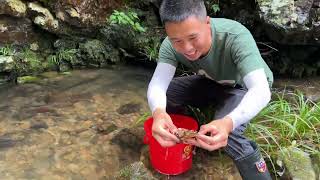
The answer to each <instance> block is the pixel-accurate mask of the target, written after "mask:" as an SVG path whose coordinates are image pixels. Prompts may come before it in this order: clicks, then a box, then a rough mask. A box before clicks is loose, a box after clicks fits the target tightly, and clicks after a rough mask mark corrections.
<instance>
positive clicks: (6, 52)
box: [0, 45, 14, 56]
mask: <svg viewBox="0 0 320 180" xmlns="http://www.w3.org/2000/svg"><path fill="white" fill-rule="evenodd" d="M13 53H14V50H13V49H12V46H11V45H6V46H4V47H1V48H0V55H3V56H11V55H13Z"/></svg>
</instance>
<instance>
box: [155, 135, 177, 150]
mask: <svg viewBox="0 0 320 180" xmlns="http://www.w3.org/2000/svg"><path fill="white" fill-rule="evenodd" d="M154 138H155V139H156V140H157V141H158V143H159V144H160V145H161V146H162V147H170V146H174V145H175V144H176V142H174V141H171V140H166V139H164V138H163V137H161V136H159V135H154Z"/></svg>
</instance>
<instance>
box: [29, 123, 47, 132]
mask: <svg viewBox="0 0 320 180" xmlns="http://www.w3.org/2000/svg"><path fill="white" fill-rule="evenodd" d="M30 129H34V130H38V129H48V125H47V123H46V122H42V121H40V122H33V123H31V127H30Z"/></svg>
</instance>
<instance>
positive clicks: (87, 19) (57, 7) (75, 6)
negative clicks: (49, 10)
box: [53, 0, 122, 28]
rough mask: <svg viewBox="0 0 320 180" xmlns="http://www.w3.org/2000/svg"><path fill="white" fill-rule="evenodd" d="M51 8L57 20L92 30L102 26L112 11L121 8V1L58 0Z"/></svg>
mask: <svg viewBox="0 0 320 180" xmlns="http://www.w3.org/2000/svg"><path fill="white" fill-rule="evenodd" d="M53 6H54V12H55V13H56V17H57V18H58V19H59V20H61V21H64V22H66V23H68V24H70V25H72V26H75V27H80V28H87V27H91V28H93V27H96V26H102V25H104V24H105V23H106V18H107V17H108V16H109V15H110V14H111V13H112V11H113V10H114V9H117V8H119V7H121V6H122V1H116V0H100V1H96V0H82V1H79V0H58V1H55V3H54V5H53Z"/></svg>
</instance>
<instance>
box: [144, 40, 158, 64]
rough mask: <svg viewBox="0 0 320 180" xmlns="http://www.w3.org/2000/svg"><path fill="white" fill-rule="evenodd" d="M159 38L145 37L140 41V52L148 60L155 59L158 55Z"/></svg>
mask: <svg viewBox="0 0 320 180" xmlns="http://www.w3.org/2000/svg"><path fill="white" fill-rule="evenodd" d="M160 45H161V44H160V40H159V39H158V38H151V39H146V40H144V41H143V42H142V46H143V48H142V51H140V53H141V54H143V55H145V56H147V57H148V59H149V60H150V61H152V60H156V59H157V58H158V56H159V49H160Z"/></svg>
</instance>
